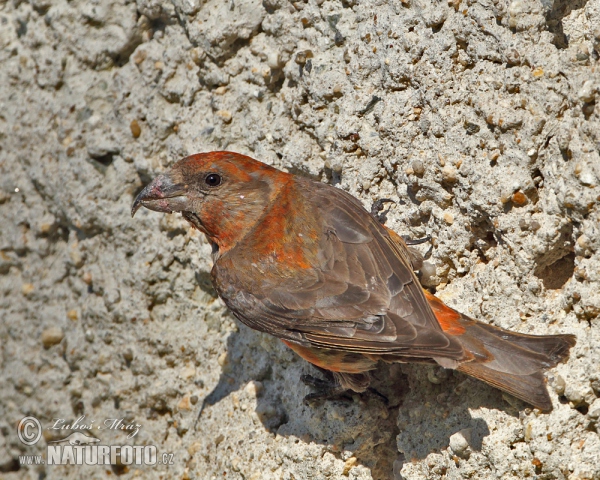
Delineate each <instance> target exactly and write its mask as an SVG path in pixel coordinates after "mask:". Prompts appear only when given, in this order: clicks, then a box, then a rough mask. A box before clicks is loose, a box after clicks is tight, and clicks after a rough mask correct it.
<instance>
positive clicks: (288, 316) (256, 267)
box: [132, 152, 575, 411]
mask: <svg viewBox="0 0 600 480" xmlns="http://www.w3.org/2000/svg"><path fill="white" fill-rule="evenodd" d="M141 206H144V207H146V208H148V209H150V210H155V211H157V212H166V213H172V212H181V213H182V215H183V217H184V218H185V219H186V220H187V221H188V222H189V223H190V224H191V225H192V226H193V227H195V228H197V229H198V230H200V231H201V232H202V233H204V234H205V235H206V236H207V238H208V240H209V242H210V243H211V245H212V247H213V260H214V266H213V268H212V272H211V275H212V281H213V284H214V287H215V289H216V290H217V292H218V294H219V296H220V297H221V298H222V299H223V301H224V302H225V304H226V305H227V306H228V307H229V309H230V310H231V311H232V312H233V313H234V315H235V316H236V317H237V318H238V319H239V320H240V321H241V322H243V323H245V324H246V325H248V326H249V327H251V328H254V329H256V330H260V331H262V332H267V333H269V334H271V335H274V336H276V337H279V338H281V339H282V340H283V342H284V343H285V344H286V345H288V346H289V347H290V348H291V349H292V350H294V351H295V352H296V353H298V354H299V355H300V356H301V357H303V358H304V359H306V360H308V361H309V362H310V363H312V364H314V365H316V366H317V367H320V368H323V369H325V370H329V371H331V372H333V375H334V378H335V381H336V382H337V388H336V389H335V390H336V392H338V393H339V392H341V391H344V390H347V389H349V390H353V391H356V392H362V391H364V390H365V389H366V388H367V387H368V385H369V382H370V374H369V372H370V371H371V370H373V369H374V368H375V367H376V365H377V362H379V361H380V360H382V361H384V362H417V363H429V364H437V365H441V366H442V367H445V368H453V369H457V370H459V371H461V372H464V373H466V374H468V375H471V376H473V377H475V378H478V379H480V380H483V381H484V382H486V383H488V384H490V385H493V386H494V387H497V388H499V389H501V390H504V391H506V392H508V393H510V394H512V395H514V396H515V397H518V398H520V399H522V400H524V401H525V402H527V403H530V404H532V405H534V406H536V407H538V408H540V409H541V410H544V411H548V410H551V409H552V403H551V401H550V397H549V395H548V392H547V390H546V385H545V379H544V375H543V371H544V370H545V369H548V368H550V367H553V366H555V365H556V364H557V363H559V362H560V361H562V360H565V359H566V358H567V357H568V355H569V349H570V348H571V347H572V346H573V345H574V344H575V337H574V336H573V335H544V336H534V335H524V334H521V333H515V332H510V331H508V330H504V329H501V328H498V327H494V326H491V325H487V324H485V323H482V322H480V321H477V320H474V319H472V318H469V317H467V316H466V315H463V314H461V313H459V312H457V311H456V310H454V309H452V308H450V307H448V306H446V305H444V304H443V303H442V302H441V300H439V299H438V298H436V297H434V296H433V295H431V294H430V293H429V292H427V291H425V290H423V289H422V288H421V286H420V285H419V281H418V279H417V277H416V276H415V273H414V269H415V268H418V264H419V255H418V254H415V252H414V251H412V250H411V249H410V248H409V247H407V245H406V243H405V242H404V241H403V240H402V239H401V238H400V237H399V236H398V235H397V234H396V233H394V232H392V231H391V230H389V229H387V228H386V227H385V226H383V225H382V224H381V223H380V222H378V221H377V219H376V218H375V217H374V216H373V215H372V214H370V213H369V212H367V211H366V210H365V209H364V208H363V206H362V205H361V204H360V202H359V201H358V200H357V199H356V198H354V197H352V196H351V195H350V194H348V193H346V192H344V191H343V190H340V189H337V188H334V187H331V186H329V185H325V184H322V183H319V182H315V181H313V180H309V179H306V178H302V177H299V176H296V175H291V174H289V173H285V172H282V171H279V170H277V169H275V168H273V167H270V166H268V165H266V164H264V163H261V162H258V161H256V160H253V159H252V158H250V157H247V156H244V155H240V154H237V153H231V152H210V153H200V154H197V155H192V156H189V157H187V158H184V159H183V160H181V161H179V162H177V163H176V164H175V165H174V166H173V168H171V169H170V170H169V171H168V172H166V173H164V174H162V175H159V176H158V177H156V178H155V179H154V180H153V181H152V183H150V184H149V185H147V186H146V188H144V189H143V190H142V191H141V192H140V194H139V195H138V196H137V198H136V199H135V201H134V203H133V207H132V215H133V214H135V212H136V211H137V210H138V209H139V208H140V207H141Z"/></svg>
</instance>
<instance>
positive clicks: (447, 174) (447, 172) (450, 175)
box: [442, 165, 458, 183]
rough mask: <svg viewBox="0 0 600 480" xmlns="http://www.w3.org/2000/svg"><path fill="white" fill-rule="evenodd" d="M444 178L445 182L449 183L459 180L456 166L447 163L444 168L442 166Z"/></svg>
mask: <svg viewBox="0 0 600 480" xmlns="http://www.w3.org/2000/svg"><path fill="white" fill-rule="evenodd" d="M442 178H443V180H444V182H447V183H454V182H456V181H457V180H458V172H457V171H456V168H454V167H453V166H451V165H446V166H445V167H444V168H442Z"/></svg>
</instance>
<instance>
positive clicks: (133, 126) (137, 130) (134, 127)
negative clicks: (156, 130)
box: [129, 119, 142, 138]
mask: <svg viewBox="0 0 600 480" xmlns="http://www.w3.org/2000/svg"><path fill="white" fill-rule="evenodd" d="M129 129H130V130H131V135H133V138H139V136H140V135H141V134H142V128H141V127H140V124H139V123H138V121H137V120H135V119H133V120H132V121H131V123H130V124H129Z"/></svg>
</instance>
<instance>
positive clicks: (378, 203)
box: [371, 198, 395, 225]
mask: <svg viewBox="0 0 600 480" xmlns="http://www.w3.org/2000/svg"><path fill="white" fill-rule="evenodd" d="M385 203H395V202H394V201H393V200H392V199H391V198H380V199H379V200H375V201H374V202H373V205H371V215H373V216H374V217H375V219H376V220H377V221H378V222H379V223H381V224H382V225H385V221H386V220H387V213H388V211H389V209H388V210H386V211H385V212H382V210H383V205H384V204H385Z"/></svg>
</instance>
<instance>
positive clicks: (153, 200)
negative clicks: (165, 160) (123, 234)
mask: <svg viewBox="0 0 600 480" xmlns="http://www.w3.org/2000/svg"><path fill="white" fill-rule="evenodd" d="M187 192H188V186H187V185H184V184H182V183H177V182H174V181H173V178H172V177H171V176H170V175H169V174H168V173H163V174H162V175H159V176H158V177H156V178H155V179H154V180H153V181H152V182H151V183H149V184H148V185H146V187H145V188H144V189H143V190H142V191H141V192H140V193H139V195H138V196H137V197H136V198H135V200H134V202H133V205H132V207H131V216H132V217H133V216H134V215H135V212H137V211H138V210H139V209H140V207H146V208H148V209H150V210H154V211H155V212H164V213H173V212H181V211H184V210H186V209H187V208H188V205H189V198H188V196H187Z"/></svg>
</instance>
